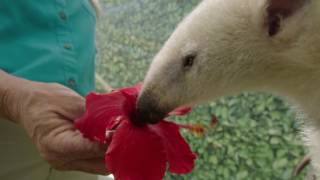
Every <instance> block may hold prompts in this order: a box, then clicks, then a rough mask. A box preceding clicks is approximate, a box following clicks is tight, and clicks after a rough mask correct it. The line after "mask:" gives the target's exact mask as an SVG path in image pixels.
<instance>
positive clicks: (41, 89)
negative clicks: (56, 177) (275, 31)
mask: <svg viewBox="0 0 320 180" xmlns="http://www.w3.org/2000/svg"><path fill="white" fill-rule="evenodd" d="M0 75H1V78H0V79H1V80H4V79H5V80H7V82H8V84H7V88H6V89H2V95H3V96H2V98H1V106H0V107H1V108H0V109H1V113H0V114H1V116H4V117H6V118H7V119H10V120H12V121H14V122H15V123H17V124H18V125H19V126H21V128H24V129H25V131H26V132H27V134H28V136H29V137H30V138H31V139H32V142H33V143H34V145H35V146H36V147H37V149H38V151H39V152H40V155H41V156H42V157H43V158H44V159H45V160H46V161H48V163H49V164H50V165H51V166H52V167H54V168H56V169H58V170H77V171H84V172H89V173H95V174H96V173H98V174H106V170H105V165H104V152H105V149H106V147H102V146H101V145H99V144H98V143H94V142H91V141H90V140H88V139H85V138H83V136H82V134H81V133H80V132H79V131H77V130H75V128H74V125H73V121H74V120H75V119H76V118H78V117H80V116H81V115H82V114H83V113H84V111H85V100H84V98H83V97H81V96H80V95H78V94H77V93H76V92H74V91H72V90H70V89H69V88H66V87H64V86H62V85H59V84H45V83H38V82H32V81H27V80H23V79H19V78H15V77H13V76H10V75H7V74H5V73H4V72H0Z"/></svg>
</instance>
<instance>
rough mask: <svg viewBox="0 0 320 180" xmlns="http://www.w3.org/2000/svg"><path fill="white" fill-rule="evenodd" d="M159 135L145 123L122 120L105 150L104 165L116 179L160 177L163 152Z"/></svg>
mask: <svg viewBox="0 0 320 180" xmlns="http://www.w3.org/2000/svg"><path fill="white" fill-rule="evenodd" d="M161 141H162V140H161V138H160V137H159V136H158V135H157V134H155V133H154V132H153V131H151V130H150V128H149V127H148V126H143V127H137V126H134V125H133V124H132V123H131V122H129V121H122V122H121V125H120V126H119V127H118V129H117V130H116V132H115V133H114V135H113V140H112V142H111V144H110V146H109V148H108V150H107V153H106V157H105V160H106V164H107V166H108V169H109V170H110V172H111V173H113V174H114V176H115V178H116V179H119V180H161V179H162V178H163V176H164V174H165V170H166V152H165V150H164V146H163V144H162V142H161Z"/></svg>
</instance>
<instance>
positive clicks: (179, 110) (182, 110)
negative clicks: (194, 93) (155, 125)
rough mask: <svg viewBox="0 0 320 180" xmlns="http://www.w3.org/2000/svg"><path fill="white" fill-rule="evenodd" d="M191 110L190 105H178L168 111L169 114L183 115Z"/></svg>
mask: <svg viewBox="0 0 320 180" xmlns="http://www.w3.org/2000/svg"><path fill="white" fill-rule="evenodd" d="M190 111H191V107H179V108H177V109H175V110H173V111H171V112H170V113H169V116H184V115H186V114H188V113H189V112H190Z"/></svg>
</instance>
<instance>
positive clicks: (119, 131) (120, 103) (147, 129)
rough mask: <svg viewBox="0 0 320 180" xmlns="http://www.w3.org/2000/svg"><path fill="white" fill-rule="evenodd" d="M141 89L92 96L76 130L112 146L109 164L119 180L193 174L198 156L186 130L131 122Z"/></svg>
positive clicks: (163, 123)
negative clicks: (110, 136) (193, 149)
mask: <svg viewBox="0 0 320 180" xmlns="http://www.w3.org/2000/svg"><path fill="white" fill-rule="evenodd" d="M140 87H141V86H140V85H137V86H134V87H131V88H124V89H120V90H116V91H113V92H111V93H109V94H95V93H91V94H89V95H88V96H87V97H86V108H87V110H86V113H85V115H84V116H83V117H82V118H80V119H78V120H77V121H76V123H75V126H76V128H77V129H79V130H80V131H81V132H82V133H83V135H84V136H85V137H87V138H89V139H91V140H93V141H98V142H100V143H102V144H109V147H108V149H107V152H106V155H105V160H106V163H107V164H108V170H109V171H110V172H111V173H113V174H114V176H115V178H116V179H117V180H161V179H162V178H163V177H164V174H165V171H166V170H169V171H170V172H171V173H176V174H185V173H189V172H190V171H191V170H192V169H193V167H194V161H195V159H196V155H195V154H194V153H193V152H192V151H191V150H190V147H189V145H188V144H187V143H186V141H185V140H184V139H183V137H182V136H181V135H180V132H179V129H180V128H181V127H185V126H183V125H178V124H175V123H173V122H169V121H166V120H162V121H160V122H159V123H158V124H154V125H151V124H145V125H142V126H141V125H139V126H137V125H135V124H133V123H132V122H131V118H132V116H133V114H134V111H135V106H136V101H137V97H138V93H139V91H140ZM190 110H191V109H190V108H179V109H177V110H175V111H173V112H171V113H169V115H185V114H186V113H188V112H189V111H190ZM187 128H189V129H190V127H189V126H187ZM191 129H192V128H191ZM110 130H113V131H114V134H113V137H112V139H110V138H108V136H107V135H106V133H107V132H108V131H110Z"/></svg>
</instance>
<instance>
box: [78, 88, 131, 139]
mask: <svg viewBox="0 0 320 180" xmlns="http://www.w3.org/2000/svg"><path fill="white" fill-rule="evenodd" d="M130 105H131V104H130V103H128V100H127V98H126V97H125V96H123V94H122V93H121V92H119V91H114V92H112V93H110V94H95V93H91V94H89V95H88V96H87V98H86V108H87V111H86V113H85V114H84V116H83V117H81V118H79V119H78V120H77V121H76V122H75V126H76V127H77V128H78V129H79V130H80V131H81V132H82V133H83V134H84V136H85V137H87V138H89V139H91V140H96V141H100V142H101V143H106V136H105V133H106V130H111V129H114V128H115V127H116V126H117V125H118V124H119V122H120V121H121V119H122V118H123V117H127V116H129V113H130V112H131V111H133V108H134V107H132V106H130Z"/></svg>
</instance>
